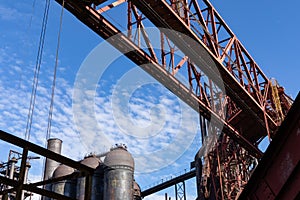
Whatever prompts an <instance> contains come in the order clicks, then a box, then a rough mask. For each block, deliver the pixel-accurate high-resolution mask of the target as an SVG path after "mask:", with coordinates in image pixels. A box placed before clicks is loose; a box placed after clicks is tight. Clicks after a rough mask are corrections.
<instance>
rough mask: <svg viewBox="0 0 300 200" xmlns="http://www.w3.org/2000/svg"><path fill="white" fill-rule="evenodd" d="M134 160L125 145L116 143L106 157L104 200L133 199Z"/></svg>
mask: <svg viewBox="0 0 300 200" xmlns="http://www.w3.org/2000/svg"><path fill="white" fill-rule="evenodd" d="M133 173H134V160H133V158H132V156H131V154H130V153H129V152H128V151H127V148H126V146H125V145H116V146H115V147H114V148H112V149H111V151H110V152H109V153H108V154H107V155H106V157H105V159H104V197H103V199H104V200H112V199H113V200H132V199H133Z"/></svg>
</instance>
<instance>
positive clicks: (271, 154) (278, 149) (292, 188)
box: [239, 93, 300, 200]
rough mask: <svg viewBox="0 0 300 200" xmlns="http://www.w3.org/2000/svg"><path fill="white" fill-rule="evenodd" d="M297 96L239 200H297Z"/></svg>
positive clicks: (299, 115)
mask: <svg viewBox="0 0 300 200" xmlns="http://www.w3.org/2000/svg"><path fill="white" fill-rule="evenodd" d="M299 111H300V93H299V94H298V97H297V98H296V100H295V102H294V104H293V106H292V108H291V109H290V111H289V113H288V114H287V116H286V118H285V120H284V121H283V123H282V125H281V126H280V127H279V129H278V131H277V133H276V136H275V137H274V138H273V140H272V142H271V144H270V145H269V147H268V149H267V151H266V152H265V155H264V156H263V158H262V159H261V161H260V163H259V165H258V166H257V168H256V170H255V171H254V173H253V175H252V176H251V178H250V180H249V182H248V184H247V186H246V187H245V189H244V191H243V192H242V194H241V195H240V197H239V199H241V200H242V199H249V200H250V199H258V200H264V199H280V200H290V199H299V198H300V164H299V162H300V151H299V144H300V112H299Z"/></svg>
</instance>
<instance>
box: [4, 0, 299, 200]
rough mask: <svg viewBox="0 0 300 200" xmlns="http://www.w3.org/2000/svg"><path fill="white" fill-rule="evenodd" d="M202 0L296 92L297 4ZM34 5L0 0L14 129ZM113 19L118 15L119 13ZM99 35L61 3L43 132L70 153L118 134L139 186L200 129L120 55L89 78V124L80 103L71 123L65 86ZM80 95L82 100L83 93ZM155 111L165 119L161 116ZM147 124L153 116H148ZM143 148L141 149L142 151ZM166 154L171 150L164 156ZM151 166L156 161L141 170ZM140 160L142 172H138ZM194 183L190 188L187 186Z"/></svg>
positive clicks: (42, 101)
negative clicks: (92, 82)
mask: <svg viewBox="0 0 300 200" xmlns="http://www.w3.org/2000/svg"><path fill="white" fill-rule="evenodd" d="M211 2H212V4H213V5H215V7H216V9H217V10H218V12H219V13H220V14H221V16H222V17H223V19H224V20H225V21H226V22H227V24H228V25H229V26H230V28H231V29H232V30H233V32H234V33H235V34H236V35H237V37H238V38H239V39H240V41H241V42H242V43H243V44H244V46H245V47H246V49H247V50H248V51H249V52H250V54H251V55H252V57H253V58H254V59H255V60H256V62H257V63H258V65H259V66H260V67H261V69H262V70H263V71H264V72H265V74H266V75H267V76H268V77H275V78H276V79H277V80H278V82H279V84H281V85H282V86H284V87H285V89H286V93H287V94H288V95H290V96H292V97H293V98H295V97H296V95H297V93H298V91H299V83H300V81H299V77H298V76H299V74H300V66H299V63H298V62H296V60H297V58H298V48H299V45H300V41H299V40H300V39H299V37H297V36H298V34H299V32H300V27H299V25H298V24H299V21H300V14H299V12H298V10H297V9H299V7H300V3H299V2H297V1H291V0H289V1H285V3H282V2H278V3H277V2H274V1H257V0H256V1H249V2H244V1H238V0H229V1H226V2H224V1H211ZM43 9H44V2H43V1H34V0H26V1H4V0H0V90H1V94H0V113H1V116H0V128H1V129H2V130H4V131H7V132H10V133H13V134H15V135H17V136H19V137H22V138H23V137H24V132H25V128H26V120H27V113H28V107H29V102H30V92H31V85H32V78H33V69H34V67H35V60H36V55H37V49H38V39H39V34H40V29H41V22H42V14H43ZM60 11H61V9H60V7H59V5H58V4H57V3H56V2H54V1H51V7H50V12H49V21H48V25H47V33H46V34H47V35H46V40H45V48H44V53H43V62H42V66H41V72H40V82H39V88H38V91H37V100H36V109H35V112H34V116H33V125H32V131H31V132H32V134H31V141H32V142H34V143H37V144H39V145H42V146H44V144H45V136H46V128H47V117H48V109H49V105H50V95H51V84H52V76H53V68H54V64H55V51H56V44H57V33H58V27H59V16H60ZM113 14H115V13H114V12H112V13H111V16H113ZM111 16H109V17H111ZM121 22H122V21H121V19H120V21H119V23H121ZM121 26H122V24H121ZM124 26H126V25H124ZM98 45H103V40H102V39H101V38H100V37H99V36H97V35H96V34H95V33H93V32H92V31H90V30H89V29H88V28H87V27H85V26H84V25H83V24H81V22H79V21H78V20H77V19H75V18H74V17H73V16H72V15H70V14H69V13H68V12H64V17H63V26H62V35H61V45H60V52H59V65H58V74H57V88H56V91H55V92H56V93H55V101H54V114H53V128H52V133H51V136H53V137H59V138H61V139H62V140H63V141H64V143H63V154H64V155H66V156H69V157H71V158H73V159H81V158H82V157H83V156H84V155H85V154H87V153H89V152H95V151H96V152H99V151H105V150H107V149H108V148H109V147H110V145H111V143H117V142H123V143H126V144H127V146H128V149H129V151H130V152H132V153H133V154H134V156H135V157H136V158H137V162H136V165H138V166H136V167H137V174H136V179H137V181H138V182H139V183H140V184H141V186H142V187H145V186H147V185H149V184H151V183H153V182H157V181H160V180H161V179H164V178H166V177H170V176H172V175H174V174H176V173H178V172H180V171H183V170H184V169H185V168H188V167H189V162H190V161H191V160H192V159H193V157H194V154H195V152H196V151H197V149H198V148H199V145H200V143H199V142H200V139H199V131H197V130H195V129H197V124H195V125H190V126H189V127H188V128H186V127H187V126H186V124H185V122H186V121H187V119H188V121H192V122H195V123H196V122H197V117H198V115H197V113H195V112H193V111H189V112H182V110H183V109H187V108H186V107H184V106H185V105H184V104H183V103H182V102H181V101H180V100H178V99H177V98H176V97H175V96H174V95H173V94H171V93H170V92H169V91H168V90H167V89H165V88H164V87H162V86H161V85H160V84H158V83H156V82H155V81H154V80H153V79H151V77H149V76H148V75H147V74H145V73H143V72H141V71H140V70H138V68H135V66H134V64H132V63H131V62H130V61H128V60H127V59H124V58H122V57H121V58H118V59H116V60H115V61H114V62H113V63H112V64H111V65H109V67H107V68H105V69H106V70H105V71H104V72H103V74H102V76H101V77H100V79H99V81H98V82H97V83H96V85H95V87H96V92H95V93H93V92H94V91H91V92H92V94H91V95H94V96H92V97H94V98H93V100H94V102H95V105H94V107H93V109H94V111H95V112H94V113H93V114H94V115H93V119H94V120H95V122H96V123H97V125H96V126H93V124H89V123H86V122H90V121H89V119H90V116H88V115H85V114H86V113H83V114H84V115H82V116H83V117H82V118H80V117H79V118H80V119H84V120H83V121H82V122H83V123H85V125H86V126H82V127H85V130H80V127H79V126H78V124H76V123H77V121H76V119H77V118H76V114H74V106H72V102H73V103H74V101H73V94H74V88H76V87H75V85H76V83H78V82H77V80H78V77H79V74H80V69H83V68H84V67H83V66H84V63H85V62H88V61H89V55H91V52H95V53H98V51H99V49H97V48H96V47H97V46H98ZM104 45H105V44H104ZM105 48H109V47H105ZM112 49H113V48H112ZM102 50H103V48H102ZM105 51H106V49H105ZM112 51H113V50H112ZM99 55H101V54H99ZM102 61H103V58H101V57H99V58H97V59H96V60H94V61H93V62H94V63H96V64H98V63H99V64H101V62H102ZM88 72H90V71H88ZM131 73H133V74H134V75H139V76H140V77H141V78H142V79H141V80H139V79H136V81H141V82H142V83H140V84H139V87H137V88H133V89H134V90H133V91H134V92H133V93H129V90H128V88H126V87H121V88H118V86H124V84H122V82H121V81H120V80H123V81H125V82H126V77H127V76H130V74H131ZM143 81H145V82H143ZM147 81H148V82H147ZM126 83H128V80H127V82H126ZM125 85H126V84H125ZM117 89H119V91H122V92H123V93H122V94H123V96H117V97H115V99H114V102H115V103H113V101H112V96H113V94H114V91H118V90H117ZM86 93H88V90H87V91H86ZM79 94H80V93H79ZM126 95H127V96H128V95H131V96H130V98H129V100H128V102H129V103H128V105H125V108H126V109H125V110H123V109H124V107H122V106H117V105H118V103H116V102H118V100H119V101H120V99H121V98H124V99H126V97H127V96H126ZM119 98H120V99H119ZM126 101H127V100H126ZM86 104H87V105H89V102H88V101H87V102H86ZM120 105H122V104H120ZM114 106H115V107H114ZM126 106H127V107H126ZM87 108H88V107H87ZM120 113H121V114H122V113H123V114H124V113H125V115H124V116H126V117H128V118H130V119H131V121H130V123H132V124H134V126H133V127H135V129H134V130H130V131H131V133H132V135H128V134H126V133H127V132H128V130H124V126H123V124H124V123H125V124H126V123H129V121H126V117H125V118H116V117H117V116H119V115H118V114H120ZM183 113H187V115H183ZM88 114H91V113H88ZM80 116H81V115H80ZM160 119H164V121H163V122H161V120H160ZM155 124H159V125H160V126H154V125H155ZM191 124H193V123H191ZM93 127H97V128H93ZM149 127H151V128H152V129H151V130H154V131H153V132H154V133H157V134H155V135H152V136H151V140H149V138H148V139H143V138H138V137H146V136H148V135H147V134H151V133H147V131H146V130H149ZM93 132H94V133H95V132H96V134H93ZM141 132H142V133H143V134H142V135H140V134H141ZM182 132H186V133H189V135H190V137H188V139H187V140H186V143H184V144H181V145H179V146H178V147H180V148H178V151H176V149H174V151H175V152H176V153H177V156H175V155H169V154H168V152H169V151H168V149H169V148H174V147H173V146H172V144H176V143H175V142H176V139H179V140H184V139H186V138H185V137H186V136H185V135H182V134H180V133H182ZM103 134H104V135H105V136H106V137H108V140H109V141H110V142H111V143H110V142H108V143H106V144H104V143H103V141H100V140H101V137H102V136H103ZM146 138H147V137H146ZM183 138H184V139H183ZM98 144H102V145H98ZM10 148H12V149H15V147H9V146H8V145H7V144H5V143H3V142H0V152H1V155H0V160H4V161H5V159H7V153H8V150H9V149H10ZM144 154H146V155H147V156H146V157H145V156H142V155H144ZM165 157H170V158H171V159H169V160H165V159H164V158H165ZM32 162H35V165H33V167H32V169H31V171H32V172H31V175H30V177H29V178H30V179H31V180H32V181H34V180H40V176H41V166H42V163H43V161H42V160H40V161H32ZM157 163H158V164H157ZM151 168H152V169H155V170H152V171H151V170H149V169H151ZM147 170H148V171H149V172H148V173H145V171H147ZM189 185H190V187H189V188H190V190H193V189H194V180H191V181H190V182H189ZM173 191H174V189H173V188H171V189H170V190H169V191H168V192H170V194H172V193H173ZM194 193H195V192H194V191H190V194H191V195H192V196H193V195H194ZM160 195H161V194H156V195H154V196H152V197H149V198H148V199H157V198H158V197H160ZM191 198H192V197H191Z"/></svg>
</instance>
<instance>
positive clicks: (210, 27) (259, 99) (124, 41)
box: [56, 0, 290, 199]
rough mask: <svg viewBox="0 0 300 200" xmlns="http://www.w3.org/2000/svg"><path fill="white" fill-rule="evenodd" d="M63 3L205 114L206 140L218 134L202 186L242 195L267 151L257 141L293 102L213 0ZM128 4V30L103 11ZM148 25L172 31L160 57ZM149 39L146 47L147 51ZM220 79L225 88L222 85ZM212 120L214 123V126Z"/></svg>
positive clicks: (164, 35) (216, 193)
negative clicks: (273, 82) (182, 77)
mask: <svg viewBox="0 0 300 200" xmlns="http://www.w3.org/2000/svg"><path fill="white" fill-rule="evenodd" d="M56 1H57V2H58V3H60V4H62V2H63V1H62V0H56ZM64 2H65V4H64V6H65V8H66V9H67V10H69V11H70V12H71V13H72V14H73V15H75V16H76V17H77V18H78V19H79V20H80V21H82V22H83V23H84V24H85V25H87V26H88V27H90V28H91V29H92V30H93V31H94V32H96V33H97V34H98V35H100V36H101V37H102V38H104V39H106V40H107V42H109V43H110V44H112V45H113V46H114V47H115V48H117V49H118V50H119V51H120V52H121V53H123V54H124V55H125V56H127V57H128V58H129V59H130V60H132V61H133V62H134V63H135V64H137V65H139V66H140V67H141V68H142V69H144V70H145V71H146V72H147V73H149V74H150V75H152V76H153V77H154V78H155V79H156V80H158V81H159V82H160V83H162V84H163V85H164V86H165V87H166V88H168V89H169V90H170V91H171V92H173V93H174V94H175V95H177V96H178V97H179V98H180V99H182V100H183V101H184V102H185V103H187V104H188V105H189V106H190V107H192V108H193V109H194V110H196V111H197V112H199V114H200V123H201V124H200V126H201V132H202V139H203V138H204V140H203V142H205V140H206V139H205V138H209V137H211V134H214V138H213V141H212V142H211V144H209V148H208V150H206V151H204V156H205V159H204V160H205V163H204V169H205V170H206V171H205V172H203V173H204V174H205V179H203V180H207V182H206V183H209V184H210V185H206V186H203V185H202V186H201V187H204V188H205V187H206V189H207V190H209V191H208V193H207V195H210V194H212V195H211V196H210V197H211V198H217V199H220V198H222V199H232V198H234V197H235V196H236V195H238V194H239V193H240V192H241V191H242V189H243V188H244V186H245V184H246V183H247V181H248V179H249V177H250V174H251V171H252V170H253V169H254V167H255V161H256V158H261V156H262V152H261V151H259V150H258V148H257V145H258V143H259V142H260V141H261V140H262V138H264V137H265V136H269V138H272V137H273V136H274V133H275V131H276V129H277V127H278V125H279V124H280V123H281V120H282V118H283V117H284V116H283V117H278V116H280V114H281V113H279V112H281V110H282V111H283V112H282V113H286V112H287V111H288V109H289V107H290V101H289V100H288V99H287V98H286V96H285V94H284V92H281V91H280V87H277V86H276V87H275V88H274V87H272V85H271V84H270V80H269V79H268V78H267V76H266V75H265V74H264V73H263V72H262V70H261V69H260V67H259V66H258V65H257V64H256V62H255V61H254V59H253V58H252V57H251V55H250V54H249V53H248V52H247V50H246V49H245V48H244V46H243V45H242V44H241V42H240V41H239V40H238V39H237V37H236V36H235V35H234V33H233V32H232V31H231V30H230V28H229V27H228V25H227V24H226V23H225V22H224V20H223V19H222V18H221V16H220V15H219V14H218V12H217V11H216V10H215V9H214V8H213V6H212V5H211V4H210V3H209V1H206V0H202V1H197V0H179V1H174V0H170V1H165V0H156V1H152V0H131V1H127V2H124V1H120V0H117V1H115V2H113V3H111V4H109V5H106V6H105V5H101V4H102V3H103V2H104V1H86V2H83V1H79V0H65V1H64ZM123 3H127V6H123V10H121V11H120V12H119V14H123V15H124V16H125V17H127V26H124V27H127V29H125V30H120V29H119V28H117V27H120V26H119V25H118V24H116V23H115V20H116V19H117V18H116V19H115V20H107V19H106V18H105V17H104V16H103V15H102V14H104V12H106V11H108V10H110V9H117V7H121V6H119V5H121V4H123ZM117 5H118V6H117ZM104 8H105V9H104ZM124 8H125V10H124ZM113 17H114V16H110V18H113ZM144 22H145V23H144ZM146 23H147V24H149V23H153V24H154V25H155V26H157V27H160V28H165V29H159V30H158V31H159V33H160V41H159V42H160V47H161V48H160V54H159V51H156V50H155V48H154V44H155V43H156V42H157V41H151V38H150V37H149V36H148V34H147V29H146V26H145V24H146ZM134 28H136V29H134ZM122 31H125V33H122ZM174 31H178V32H179V33H183V34H184V35H186V36H188V37H189V40H187V39H186V38H184V37H183V35H180V34H179V33H175V32H174ZM115 35H118V37H113V36H115ZM143 42H144V47H146V48H142V46H143V45H142V43H143ZM178 50H180V51H181V52H182V53H183V56H182V58H181V59H180V60H178V59H177V60H176V59H175V57H176V51H178ZM184 70H186V71H185V72H183V71H184ZM179 71H180V72H183V73H187V74H188V81H189V85H188V86H187V85H184V84H182V83H181V82H180V80H178V79H177V77H175V75H176V74H177V73H178V72H179ZM216 72H220V76H216V75H215V74H216ZM221 83H224V87H225V90H226V92H224V91H221V90H220V87H221V86H220V85H222V84H221ZM274 89H275V90H274ZM277 90H278V91H277ZM272 91H275V93H274V92H272ZM225 93H226V94H225ZM274 94H275V95H274ZM277 94H278V95H277ZM279 101H280V103H278V102H279ZM278 106H281V108H278ZM226 111H227V112H226ZM211 118H213V119H215V122H214V124H213V125H212V126H209V125H208V124H210V120H211ZM222 125H224V126H223V128H220V126H222ZM204 174H202V176H203V175H204ZM198 178H199V179H201V177H198ZM198 187H200V186H198ZM209 193H210V194H209Z"/></svg>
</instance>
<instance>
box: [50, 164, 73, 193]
mask: <svg viewBox="0 0 300 200" xmlns="http://www.w3.org/2000/svg"><path fill="white" fill-rule="evenodd" d="M73 172H74V169H73V168H71V167H68V166H66V165H59V167H57V168H56V170H55V171H54V173H53V178H58V177H62V176H66V175H69V174H72V173H73ZM52 191H53V192H56V193H58V194H61V195H65V196H68V197H71V198H75V197H76V182H75V180H62V181H59V182H57V183H54V184H53V185H52Z"/></svg>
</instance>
